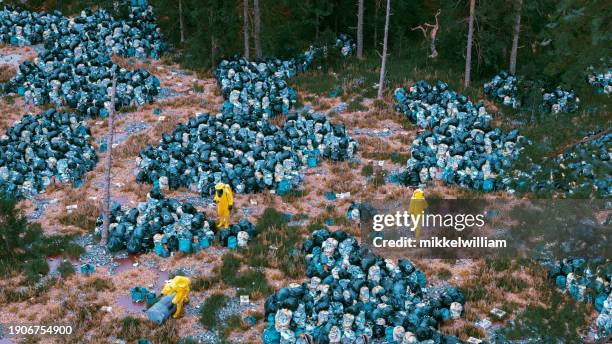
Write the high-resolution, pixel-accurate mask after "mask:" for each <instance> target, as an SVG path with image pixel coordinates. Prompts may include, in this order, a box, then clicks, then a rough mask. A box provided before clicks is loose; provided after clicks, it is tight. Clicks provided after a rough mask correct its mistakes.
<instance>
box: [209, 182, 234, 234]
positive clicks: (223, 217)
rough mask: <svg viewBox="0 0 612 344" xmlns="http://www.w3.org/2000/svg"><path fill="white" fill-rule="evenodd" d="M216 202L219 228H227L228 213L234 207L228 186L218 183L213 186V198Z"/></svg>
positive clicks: (230, 189)
mask: <svg viewBox="0 0 612 344" xmlns="http://www.w3.org/2000/svg"><path fill="white" fill-rule="evenodd" d="M214 201H215V202H217V213H218V214H219V228H227V227H229V215H230V214H229V213H230V210H231V209H232V207H233V206H234V196H233V195H232V188H231V187H230V186H229V185H228V184H224V183H218V184H217V185H215V198H214Z"/></svg>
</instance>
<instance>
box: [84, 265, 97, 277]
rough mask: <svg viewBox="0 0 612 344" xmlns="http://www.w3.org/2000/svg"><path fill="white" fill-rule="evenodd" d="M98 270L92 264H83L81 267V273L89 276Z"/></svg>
mask: <svg viewBox="0 0 612 344" xmlns="http://www.w3.org/2000/svg"><path fill="white" fill-rule="evenodd" d="M95 270H96V268H95V267H94V266H93V265H91V264H83V265H81V273H83V274H86V275H89V274H92V273H93V272H94V271H95Z"/></svg>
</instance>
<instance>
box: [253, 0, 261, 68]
mask: <svg viewBox="0 0 612 344" xmlns="http://www.w3.org/2000/svg"><path fill="white" fill-rule="evenodd" d="M253 10H254V12H255V13H254V14H255V18H254V21H255V27H254V29H255V56H257V58H258V59H259V58H261V55H262V54H261V35H260V33H261V16H260V13H259V0H253Z"/></svg>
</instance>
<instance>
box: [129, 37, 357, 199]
mask: <svg viewBox="0 0 612 344" xmlns="http://www.w3.org/2000/svg"><path fill="white" fill-rule="evenodd" d="M314 53H315V50H314V49H313V48H311V49H309V50H308V51H306V52H305V53H303V54H302V55H300V56H299V57H297V58H291V59H288V60H281V59H267V60H262V61H259V62H257V61H255V62H250V61H247V60H246V59H243V58H235V59H232V60H223V61H221V63H220V64H219V66H218V67H217V69H216V70H215V77H216V78H217V82H218V84H219V87H220V88H221V90H222V92H223V96H224V98H225V102H224V104H223V107H222V109H221V111H220V112H219V113H217V114H216V115H211V114H209V113H200V114H197V115H196V116H195V117H193V118H191V119H189V121H188V122H187V123H185V124H179V125H178V126H177V127H176V128H175V129H174V131H173V132H172V133H171V134H169V133H166V134H164V135H163V136H162V140H161V141H160V143H159V145H158V146H157V147H152V146H148V147H146V148H144V149H143V150H142V151H141V152H140V161H139V167H140V171H139V172H138V175H137V180H138V181H139V182H147V183H153V184H155V183H158V184H159V186H160V188H162V189H164V188H168V189H176V188H178V187H181V186H183V187H186V188H189V189H190V190H192V191H198V192H200V193H201V194H202V195H211V194H212V192H213V189H214V186H215V185H216V184H217V183H220V182H223V183H227V184H229V185H230V186H231V187H232V190H234V191H235V192H237V193H251V192H259V191H263V190H265V189H275V190H277V191H278V193H279V194H284V193H286V192H288V191H289V190H290V189H291V188H293V187H295V186H296V185H298V184H299V183H300V182H301V180H302V176H301V174H300V170H301V168H302V167H303V166H309V167H314V166H316V164H317V162H318V161H319V159H321V158H325V159H330V160H334V161H341V160H348V159H351V158H352V157H353V155H354V153H355V152H356V150H357V148H358V145H357V142H356V141H355V140H353V139H352V138H351V137H350V136H349V135H348V134H347V131H346V128H345V127H344V125H343V124H341V123H338V124H332V123H331V122H330V121H329V120H328V119H327V117H326V116H325V115H323V114H322V113H317V112H314V111H312V110H308V111H302V112H300V113H296V112H291V113H290V112H289V110H290V109H291V107H292V106H293V105H294V104H295V99H296V94H295V91H294V90H293V89H292V88H290V87H289V86H288V85H287V83H286V79H287V78H291V77H293V76H295V75H296V74H297V73H299V72H303V71H305V70H306V69H307V68H308V67H309V66H310V64H311V62H312V59H313V55H314ZM273 115H277V116H284V120H285V123H284V124H283V126H282V127H279V126H277V125H274V124H272V123H271V122H270V121H269V118H270V116H273Z"/></svg>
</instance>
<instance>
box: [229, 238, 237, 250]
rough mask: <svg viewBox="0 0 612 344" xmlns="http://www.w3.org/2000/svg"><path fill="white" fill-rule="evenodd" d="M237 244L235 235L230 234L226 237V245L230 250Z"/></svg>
mask: <svg viewBox="0 0 612 344" xmlns="http://www.w3.org/2000/svg"><path fill="white" fill-rule="evenodd" d="M237 245H238V242H237V241H236V237H235V236H231V237H229V238H228V239H227V247H228V248H229V249H230V250H235V249H236V246H237Z"/></svg>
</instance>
